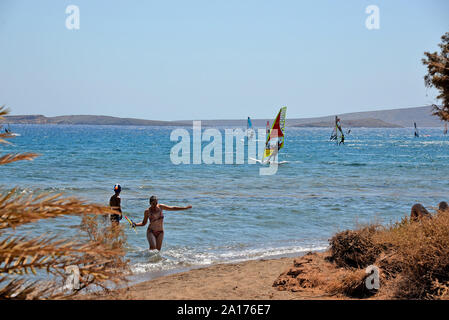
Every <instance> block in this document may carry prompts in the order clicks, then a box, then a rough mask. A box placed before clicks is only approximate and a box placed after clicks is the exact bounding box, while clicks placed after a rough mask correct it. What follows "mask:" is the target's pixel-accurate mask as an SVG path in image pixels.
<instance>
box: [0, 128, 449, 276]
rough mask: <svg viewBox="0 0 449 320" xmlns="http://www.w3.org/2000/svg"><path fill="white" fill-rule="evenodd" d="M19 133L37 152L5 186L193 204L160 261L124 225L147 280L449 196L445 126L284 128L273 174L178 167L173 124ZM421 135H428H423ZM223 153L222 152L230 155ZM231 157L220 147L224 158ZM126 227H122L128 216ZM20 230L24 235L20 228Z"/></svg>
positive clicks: (301, 242) (282, 247)
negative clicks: (334, 138) (338, 133)
mask: <svg viewBox="0 0 449 320" xmlns="http://www.w3.org/2000/svg"><path fill="white" fill-rule="evenodd" d="M11 127H12V129H13V130H14V131H15V132H17V133H20V134H21V136H20V137H17V138H15V139H14V140H12V142H13V143H14V145H13V146H0V151H1V154H4V153H5V152H25V151H31V152H37V153H40V154H41V156H40V157H39V158H37V159H36V160H34V161H32V162H28V161H25V162H19V163H15V164H11V165H7V166H3V167H1V168H0V170H1V171H0V189H1V190H2V191H5V190H6V189H9V188H12V187H14V186H19V188H20V192H23V193H25V194H27V193H30V192H31V191H33V190H34V191H38V192H42V191H49V192H64V193H66V194H67V195H69V196H76V197H79V198H82V199H86V200H88V201H92V202H96V203H101V204H108V200H109V197H110V196H111V195H112V194H113V192H112V187H113V185H114V184H116V183H120V184H121V186H122V188H123V190H122V194H121V197H122V208H123V211H124V212H125V213H126V214H127V215H129V216H130V217H131V218H132V219H133V220H135V221H140V220H141V219H142V217H143V212H144V210H145V208H146V207H147V206H148V198H149V196H150V195H153V194H156V195H157V196H158V197H159V201H160V203H165V204H168V205H186V204H191V205H192V206H193V209H191V210H188V211H178V212H165V219H164V222H165V239H164V245H163V249H162V259H159V260H154V259H152V258H151V257H150V256H149V254H148V244H147V240H146V237H145V228H139V229H138V234H137V235H136V234H135V233H134V232H133V231H132V230H131V229H129V228H128V229H126V232H127V235H128V253H127V255H128V257H129V258H130V260H131V264H132V269H133V271H134V273H135V274H136V275H141V277H142V278H143V279H145V278H149V277H153V276H154V275H157V274H162V273H164V272H168V271H174V270H179V269H185V268H191V267H197V266H204V265H208V264H212V263H221V262H235V261H242V260H248V259H257V258H262V257H272V256H279V255H293V254H300V253H303V252H304V251H308V250H320V249H324V248H326V247H327V244H328V242H327V241H328V239H329V238H330V237H331V236H332V235H333V234H334V233H335V232H337V231H340V230H343V229H346V228H352V227H354V226H356V225H357V224H360V223H366V222H372V221H377V222H382V223H389V222H394V221H398V220H400V218H401V217H403V216H404V215H408V214H409V213H410V208H411V206H412V205H413V204H414V203H416V202H420V203H422V204H424V206H426V207H430V206H435V205H436V204H437V203H438V202H439V201H442V200H446V201H447V200H449V194H448V190H449V181H448V179H447V176H448V174H449V137H448V136H444V135H443V130H442V129H440V128H432V129H430V128H429V129H426V128H421V129H420V134H421V135H422V137H420V138H414V137H413V130H412V129H409V128H401V129H358V128H355V129H353V130H352V132H351V134H349V135H347V138H346V144H345V145H344V146H336V145H335V143H333V142H330V141H329V136H330V133H331V130H330V129H303V128H287V130H286V142H285V148H284V149H283V150H282V151H281V155H280V159H279V160H281V161H288V163H286V164H284V165H281V166H280V167H279V169H278V172H277V173H276V174H275V175H273V176H261V175H259V168H260V165H254V164H247V161H245V164H242V165H237V164H229V165H224V164H223V165H205V164H201V165H193V164H191V165H183V164H181V165H174V164H172V162H171V161H170V150H171V148H172V147H173V146H174V145H175V142H172V141H170V133H171V131H172V130H173V129H174V128H169V127H135V126H129V127H123V126H65V125H58V126H49V125H47V126H45V125H14V126H11ZM423 135H429V136H427V137H423ZM223 153H224V152H223ZM223 156H224V155H223ZM78 222H79V218H77V217H66V218H58V219H53V220H48V221H43V222H40V223H38V224H37V225H35V224H33V226H32V227H31V226H26V227H24V228H21V229H20V232H26V233H28V234H30V235H41V234H46V233H48V232H52V233H63V234H64V235H65V236H67V235H70V234H71V233H72V232H74V231H73V230H74V229H73V228H71V226H73V225H74V224H77V223H78ZM122 223H126V222H125V220H122ZM17 232H19V231H17Z"/></svg>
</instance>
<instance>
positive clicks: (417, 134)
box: [413, 122, 419, 138]
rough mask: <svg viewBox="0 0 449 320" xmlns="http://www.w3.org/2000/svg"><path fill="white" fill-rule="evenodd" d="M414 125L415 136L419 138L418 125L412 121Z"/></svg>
mask: <svg viewBox="0 0 449 320" xmlns="http://www.w3.org/2000/svg"><path fill="white" fill-rule="evenodd" d="M413 124H414V125H415V137H416V138H419V132H418V127H417V126H416V122H414V123H413Z"/></svg>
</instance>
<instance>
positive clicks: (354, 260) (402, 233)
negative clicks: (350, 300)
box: [274, 211, 449, 299]
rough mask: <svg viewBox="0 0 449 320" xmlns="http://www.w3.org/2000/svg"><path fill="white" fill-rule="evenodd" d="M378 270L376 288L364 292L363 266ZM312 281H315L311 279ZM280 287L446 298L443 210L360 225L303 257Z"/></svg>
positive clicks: (447, 230)
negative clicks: (320, 252)
mask: <svg viewBox="0 0 449 320" xmlns="http://www.w3.org/2000/svg"><path fill="white" fill-rule="evenodd" d="M368 265H375V266H377V267H378V268H379V270H380V289H379V290H378V291H377V292H370V291H368V290H367V289H366V286H365V285H364V281H365V279H366V276H367V274H366V273H365V267H367V266H368ZM317 279H320V280H319V281H317ZM274 286H277V287H278V288H280V289H281V290H291V291H298V290H300V289H301V288H307V287H312V288H315V289H319V290H322V291H323V292H326V293H328V294H331V295H342V296H347V297H358V298H366V297H370V296H372V295H373V294H374V298H376V297H377V298H382V299H448V298H449V211H438V212H436V213H435V214H434V215H433V216H432V218H431V219H422V220H421V221H410V219H409V218H404V219H402V220H401V221H400V222H399V223H396V224H394V225H392V226H388V227H381V226H379V225H374V226H365V227H361V228H359V229H357V230H354V231H349V230H347V231H343V232H340V233H338V234H336V235H335V236H334V237H332V239H330V249H329V250H328V251H327V252H326V253H325V254H324V255H323V256H320V255H316V254H315V255H314V256H313V255H312V256H311V255H307V256H304V257H302V258H301V260H298V261H296V260H295V264H294V266H293V267H292V268H291V269H290V270H288V271H287V272H285V273H283V274H281V276H280V277H279V278H278V279H277V280H276V281H275V283H274Z"/></svg>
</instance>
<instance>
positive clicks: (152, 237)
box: [133, 196, 192, 251]
mask: <svg viewBox="0 0 449 320" xmlns="http://www.w3.org/2000/svg"><path fill="white" fill-rule="evenodd" d="M191 208H192V206H190V205H189V206H186V207H176V206H167V205H165V204H162V203H161V204H158V201H157V197H156V196H151V198H150V207H149V208H148V209H146V210H145V213H144V216H143V220H142V222H139V223H133V226H134V227H143V226H145V225H146V224H147V221H148V220H150V225H149V226H148V229H147V240H148V244H149V245H150V250H154V249H157V250H159V251H161V248H162V240H163V239H164V213H163V212H162V210H167V211H180V210H187V209H191Z"/></svg>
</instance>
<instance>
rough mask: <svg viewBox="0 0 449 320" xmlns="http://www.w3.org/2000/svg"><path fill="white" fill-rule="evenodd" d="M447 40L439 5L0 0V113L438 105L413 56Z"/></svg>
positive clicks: (199, 113)
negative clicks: (372, 19)
mask: <svg viewBox="0 0 449 320" xmlns="http://www.w3.org/2000/svg"><path fill="white" fill-rule="evenodd" d="M69 5H76V6H77V7H78V8H79V13H80V15H79V18H80V19H79V22H80V25H79V26H80V28H79V29H78V30H73V29H72V30H70V29H68V28H67V27H66V19H67V17H68V16H69V14H67V13H66V8H67V6H69ZM369 5H376V6H377V7H378V8H379V29H371V30H370V29H368V28H367V27H366V24H365V21H366V19H367V18H368V16H369V14H367V13H366V12H365V10H366V8H367V7H368V6H369ZM445 32H449V1H447V0H426V1H424V0H422V1H419V0H388V1H386V0H385V1H376V0H368V1H365V0H345V1H343V0H341V1H337V0H315V1H312V0H310V1H298V0H292V1H286V0H279V1H274V0H273V1H267V0H257V1H256V0H222V1H218V0H202V1H200V0H189V1H173V0H167V1H143V0H142V1H138V0H133V1H111V0H109V1H101V0H95V1H92V0H70V1H66V0H39V1H31V0H29V1H23V0H0V105H3V104H5V105H7V106H8V107H9V108H10V109H11V111H12V112H11V114H43V115H46V116H57V115H70V114H95V115H109V116H117V117H133V118H142V119H151V120H182V119H240V118H243V119H246V117H247V116H251V117H252V118H272V117H274V115H275V113H276V112H277V111H278V110H279V108H280V107H281V106H283V105H286V106H287V107H288V110H287V117H289V118H303V117H314V116H324V115H333V114H341V113H346V112H358V111H372V110H382V109H393V108H405V107H414V106H423V105H428V104H432V103H438V101H437V100H435V96H436V92H435V91H434V90H432V89H427V88H426V87H425V86H424V80H423V77H424V75H425V73H426V68H425V66H423V65H422V63H421V59H422V58H423V57H424V55H423V53H424V51H432V52H433V51H437V50H438V46H437V45H438V43H440V40H441V36H442V35H443V34H444V33H445Z"/></svg>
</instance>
